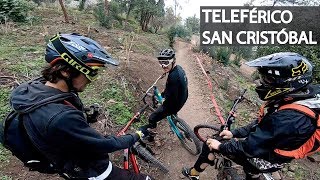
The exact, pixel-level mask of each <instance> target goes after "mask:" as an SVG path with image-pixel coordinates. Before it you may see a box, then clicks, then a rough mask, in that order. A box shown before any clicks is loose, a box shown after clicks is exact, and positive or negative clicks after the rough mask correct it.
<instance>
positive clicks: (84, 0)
mask: <svg viewBox="0 0 320 180" xmlns="http://www.w3.org/2000/svg"><path fill="white" fill-rule="evenodd" d="M86 1H87V0H80V2H79V11H82V10H84V5H85V4H86Z"/></svg>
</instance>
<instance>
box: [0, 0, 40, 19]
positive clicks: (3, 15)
mask: <svg viewBox="0 0 320 180" xmlns="http://www.w3.org/2000/svg"><path fill="white" fill-rule="evenodd" d="M34 7H35V5H34V3H32V2H27V1H25V0H0V23H3V22H5V20H11V21H14V22H24V21H26V19H27V16H28V12H29V11H31V10H33V9H34Z"/></svg>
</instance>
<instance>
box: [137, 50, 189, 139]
mask: <svg viewBox="0 0 320 180" xmlns="http://www.w3.org/2000/svg"><path fill="white" fill-rule="evenodd" d="M157 59H158V62H159V64H160V66H161V67H162V69H163V71H164V72H165V73H169V75H168V78H167V82H166V87H165V90H164V91H163V93H161V95H162V97H164V99H165V100H164V102H163V104H162V105H161V106H160V107H158V108H157V109H156V111H155V112H153V113H152V114H151V115H150V116H149V124H147V125H144V126H142V127H141V128H140V129H141V131H142V132H143V133H144V134H145V135H147V136H148V135H149V136H148V140H149V141H150V142H152V141H154V135H155V129H156V127H157V122H158V121H160V120H162V119H164V118H165V117H167V116H169V115H175V114H177V112H178V111H179V110H180V109H181V108H182V107H183V105H184V104H185V102H186V101H187V99H188V80H187V76H186V73H185V72H184V70H183V69H182V67H181V66H179V65H177V64H176V57H175V52H174V50H173V49H164V50H161V51H160V52H159V55H158V56H157Z"/></svg>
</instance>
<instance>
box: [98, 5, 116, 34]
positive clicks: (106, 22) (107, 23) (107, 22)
mask: <svg viewBox="0 0 320 180" xmlns="http://www.w3.org/2000/svg"><path fill="white" fill-rule="evenodd" d="M94 16H95V18H96V19H97V20H98V21H99V23H100V26H102V27H105V28H107V29H110V28H111V22H112V18H111V17H110V16H108V15H106V12H105V11H104V3H103V2H100V3H98V4H97V6H96V7H95V8H94Z"/></svg>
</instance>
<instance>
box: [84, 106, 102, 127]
mask: <svg viewBox="0 0 320 180" xmlns="http://www.w3.org/2000/svg"><path fill="white" fill-rule="evenodd" d="M100 112H101V107H100V105H99V104H97V103H94V104H93V105H91V106H90V107H85V108H84V113H85V115H86V117H87V122H88V123H95V122H97V121H98V116H99V115H100Z"/></svg>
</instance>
